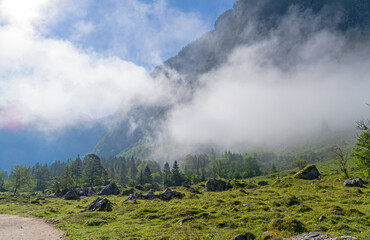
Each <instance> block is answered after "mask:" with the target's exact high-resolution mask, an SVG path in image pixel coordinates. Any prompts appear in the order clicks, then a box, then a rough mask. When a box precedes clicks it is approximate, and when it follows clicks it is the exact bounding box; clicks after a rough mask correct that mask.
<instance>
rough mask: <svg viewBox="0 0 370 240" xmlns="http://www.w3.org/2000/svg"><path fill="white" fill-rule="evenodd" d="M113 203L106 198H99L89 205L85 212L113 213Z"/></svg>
mask: <svg viewBox="0 0 370 240" xmlns="http://www.w3.org/2000/svg"><path fill="white" fill-rule="evenodd" d="M112 206H113V203H112V202H111V201H109V200H108V199H106V198H97V199H95V200H94V201H92V202H91V203H90V204H89V205H87V207H86V209H85V211H89V212H92V211H106V212H110V211H112Z"/></svg>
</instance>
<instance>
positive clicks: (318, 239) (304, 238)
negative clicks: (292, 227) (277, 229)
mask: <svg viewBox="0 0 370 240" xmlns="http://www.w3.org/2000/svg"><path fill="white" fill-rule="evenodd" d="M326 239H330V238H328V236H327V235H326V234H324V233H322V232H307V233H302V234H299V235H298V236H295V237H291V238H284V240H326Z"/></svg>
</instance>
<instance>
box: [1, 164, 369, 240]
mask: <svg viewBox="0 0 370 240" xmlns="http://www.w3.org/2000/svg"><path fill="white" fill-rule="evenodd" d="M321 166H322V167H321ZM330 169H332V168H331V164H328V163H326V164H319V170H320V171H321V172H322V174H323V175H324V176H323V178H322V179H321V180H316V181H314V183H313V184H311V183H312V182H313V181H309V180H299V179H294V178H293V177H292V175H291V174H292V173H293V171H286V172H281V173H278V174H275V176H271V175H270V176H265V177H257V178H253V179H248V180H245V181H246V182H250V183H254V184H256V183H257V182H258V181H260V180H267V181H268V182H269V185H268V186H263V187H258V188H256V189H243V190H241V189H239V188H235V189H233V190H231V191H225V192H204V193H203V194H201V195H195V194H192V193H190V192H189V191H187V190H186V189H184V188H182V187H181V188H178V190H179V191H181V192H183V193H185V194H186V196H185V198H184V199H182V200H179V199H176V200H171V201H168V202H165V201H161V200H151V201H150V200H139V201H137V203H136V204H134V203H123V201H124V199H125V198H126V197H124V196H108V199H109V200H111V201H112V202H114V203H115V205H114V208H113V211H112V212H110V213H103V212H89V213H86V212H81V210H83V209H84V207H85V206H86V205H87V204H88V203H90V202H91V201H92V200H93V199H95V197H89V198H82V199H81V200H79V201H67V200H64V199H53V198H47V199H46V200H45V201H41V203H40V204H30V200H32V199H34V198H35V197H31V198H30V197H28V196H26V195H25V194H24V195H22V196H18V197H15V198H13V197H9V196H6V195H3V196H1V195H0V213H7V214H18V215H22V216H29V215H31V216H36V217H42V218H47V219H48V220H49V221H51V222H53V223H55V224H56V226H57V227H59V228H61V229H63V230H65V231H66V235H67V238H68V239H86V238H89V239H187V238H188V237H192V238H193V239H233V237H234V236H235V235H237V234H240V233H244V232H251V233H253V234H254V235H255V236H257V238H260V236H261V235H262V233H263V232H265V231H274V232H275V233H276V234H277V235H279V236H282V237H288V236H292V235H296V234H297V232H294V231H291V230H279V229H277V227H276V226H275V227H274V226H273V224H271V221H273V219H277V218H283V219H285V220H286V221H289V219H297V220H299V221H301V222H302V223H303V224H304V227H305V228H306V229H307V230H308V231H313V230H320V231H322V232H325V233H328V234H333V235H334V236H336V237H338V236H341V235H344V234H348V235H352V236H355V237H358V238H359V239H369V238H367V237H368V236H370V224H369V222H370V219H369V214H370V198H369V195H370V191H369V189H368V188H361V191H359V190H358V188H346V187H344V186H343V183H342V181H341V180H339V179H340V178H342V175H341V174H339V173H337V172H336V171H332V170H330ZM350 174H351V175H352V176H360V177H361V176H362V174H361V172H360V171H358V170H353V171H351V172H350ZM278 175H280V176H283V175H287V176H285V177H278ZM192 187H193V188H198V189H201V187H200V186H192ZM290 194H294V195H296V196H297V198H298V200H299V201H300V203H299V204H297V205H292V206H287V205H286V203H287V201H286V200H285V198H286V197H287V196H288V195H290ZM243 204H249V206H243ZM304 206H305V207H309V208H311V209H312V210H311V211H306V212H305V211H303V212H302V209H304ZM336 206H339V207H341V208H342V209H343V212H344V213H343V214H336V213H335V212H334V207H336ZM320 215H324V216H326V217H327V219H326V220H324V221H322V222H319V221H318V218H319V216H320ZM185 217H188V218H189V219H190V220H189V221H187V222H185V223H184V224H182V225H181V224H180V221H181V220H182V219H184V218H185Z"/></svg>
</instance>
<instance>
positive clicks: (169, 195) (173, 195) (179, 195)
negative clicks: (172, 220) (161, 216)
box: [158, 188, 184, 201]
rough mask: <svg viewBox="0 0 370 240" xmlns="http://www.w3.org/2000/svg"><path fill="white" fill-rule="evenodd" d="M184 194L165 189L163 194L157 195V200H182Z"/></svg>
mask: <svg viewBox="0 0 370 240" xmlns="http://www.w3.org/2000/svg"><path fill="white" fill-rule="evenodd" d="M183 196H184V194H182V193H181V192H176V191H172V190H171V189H169V188H167V189H166V191H164V193H161V194H159V196H158V197H159V198H160V199H162V200H165V201H168V200H171V199H172V198H183Z"/></svg>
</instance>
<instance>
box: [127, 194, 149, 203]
mask: <svg viewBox="0 0 370 240" xmlns="http://www.w3.org/2000/svg"><path fill="white" fill-rule="evenodd" d="M138 199H144V198H143V194H142V193H137V192H134V193H132V194H130V195H129V196H128V198H127V199H126V200H125V201H123V202H134V201H136V200H138Z"/></svg>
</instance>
